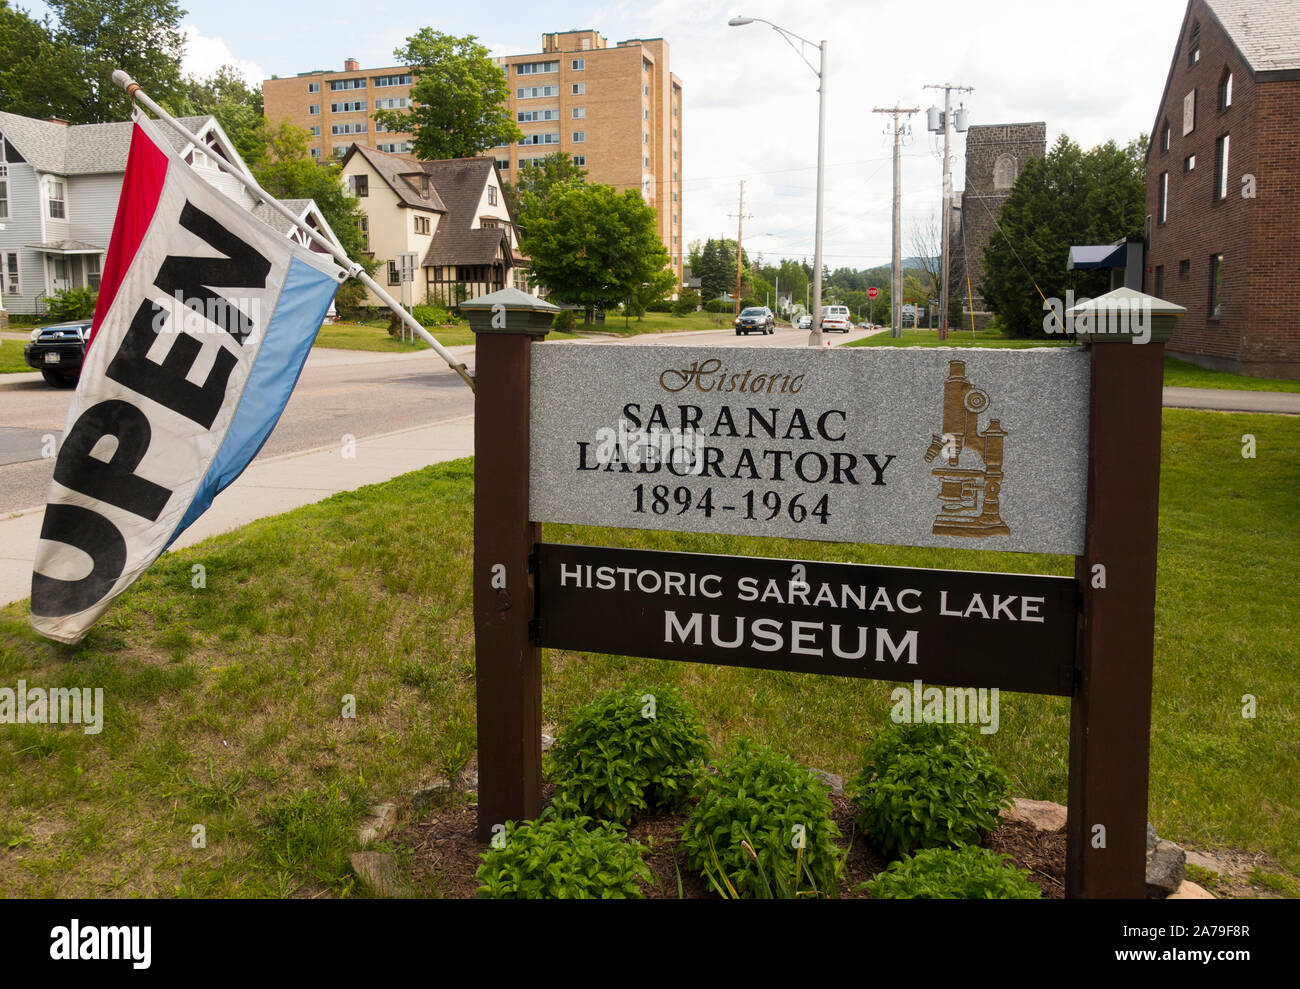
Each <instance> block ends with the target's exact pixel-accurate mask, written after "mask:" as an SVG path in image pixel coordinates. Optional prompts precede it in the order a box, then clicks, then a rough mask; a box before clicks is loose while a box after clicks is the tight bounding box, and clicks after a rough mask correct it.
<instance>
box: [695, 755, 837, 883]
mask: <svg viewBox="0 0 1300 989" xmlns="http://www.w3.org/2000/svg"><path fill="white" fill-rule="evenodd" d="M715 768H716V769H717V774H716V775H707V776H703V777H701V779H700V781H699V783H698V784H697V786H696V793H697V794H698V796H699V798H700V800H699V803H698V804H697V805H696V806H695V809H694V810H693V811H692V812H691V816H690V818H689V819H688V820H687V822H686V824H685V825H684V826H683V829H682V833H683V836H684V837H685V839H686V850H687V864H688V865H689V866H690V867H691V868H692V869H695V870H696V871H698V872H699V873H700V874H701V875H703V876H704V877H705V878H706V879H708V880H709V881H710V883H711V884H712V885H713V887H714V888H715V889H716V890H718V891H719V892H723V894H724V895H726V892H724V890H728V891H729V890H730V889H734V891H735V893H736V895H740V896H759V895H763V894H764V893H765V890H766V887H767V883H768V879H769V877H775V876H778V875H781V876H794V875H796V869H799V870H800V872H801V874H799V875H798V879H799V880H803V879H804V878H807V879H808V885H809V886H811V887H812V889H813V890H820V891H821V892H823V893H827V894H830V895H835V892H836V884H837V882H838V878H839V871H840V862H841V858H842V855H841V852H840V850H839V849H838V848H837V847H836V846H835V839H836V838H837V837H839V833H840V831H839V828H838V827H836V826H835V822H834V821H832V820H831V801H830V796H829V795H828V793H827V790H826V787H825V786H824V785H823V784H822V783H821V781H820V780H818V779H817V777H815V776H814V775H813V774H812V773H811V772H809V771H808V770H807V769H805V768H804V767H803V766H801V765H799V764H798V763H797V762H795V761H794V760H793V759H791V758H790V757H789V756H786V755H783V754H782V753H779V752H776V751H774V750H773V749H770V748H768V747H767V746H765V745H758V744H756V743H754V742H751V741H748V740H746V739H741V740H738V741H737V742H735V743H734V744H733V745H732V746H731V748H730V749H728V751H727V756H726V759H725V761H724V762H722V763H721V764H720V765H717V766H716V767H715ZM798 838H801V839H802V842H803V847H802V849H801V850H800V849H797V848H796V847H795V845H796V844H797V841H796V839H798Z"/></svg>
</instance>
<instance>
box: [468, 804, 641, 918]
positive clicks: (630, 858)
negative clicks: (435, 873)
mask: <svg viewBox="0 0 1300 989" xmlns="http://www.w3.org/2000/svg"><path fill="white" fill-rule="evenodd" d="M549 813H550V812H549V811H548V812H547V814H544V815H543V816H542V818H539V819H538V820H536V821H525V822H523V823H520V824H516V823H514V822H510V823H508V824H507V825H506V829H505V832H504V841H503V844H502V846H501V847H500V848H489V849H488V850H487V851H486V852H484V853H483V855H482V858H483V864H482V865H481V866H479V867H478V871H477V872H475V873H474V878H475V879H477V880H478V881H479V884H480V885H479V888H478V895H479V899H485V900H540V899H562V900H592V899H603V900H624V899H633V900H639V899H641V898H642V896H643V893H642V889H641V885H640V884H641V883H642V882H649V881H650V879H651V876H650V867H649V866H647V865H646V864H645V861H644V860H643V858H642V856H643V854H644V851H645V849H644V847H643V846H642V845H641V844H640V843H638V842H633V841H627V840H626V837H627V834H626V832H625V831H624V830H623V828H621V827H620V826H619V825H617V824H611V823H609V822H607V821H599V822H593V821H592V819H591V818H589V817H559V816H548V815H549Z"/></svg>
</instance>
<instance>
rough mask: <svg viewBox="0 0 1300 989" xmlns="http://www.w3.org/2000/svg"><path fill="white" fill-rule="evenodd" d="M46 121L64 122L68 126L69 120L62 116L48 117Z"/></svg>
mask: <svg viewBox="0 0 1300 989" xmlns="http://www.w3.org/2000/svg"><path fill="white" fill-rule="evenodd" d="M45 122H46V123H47V124H62V125H63V126H64V127H67V126H68V122H67V121H66V120H64V119H63V118H62V117H46V118H45Z"/></svg>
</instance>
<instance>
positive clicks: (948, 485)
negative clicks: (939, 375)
mask: <svg viewBox="0 0 1300 989" xmlns="http://www.w3.org/2000/svg"><path fill="white" fill-rule="evenodd" d="M988 410H989V396H988V392H985V391H982V390H980V389H979V388H976V387H975V386H974V385H973V384H971V382H970V381H969V380H968V379H967V377H966V362H965V361H949V362H948V378H947V380H946V381H944V383H943V432H942V434H941V435H938V436H934V435H932V436H931V440H930V447H929V449H927V450H926V451H925V462H926V463H927V464H928V463H933V462H934V460H935V459H936V458H942V463H943V466H939V467H936V468H934V470H932V471H931V472H930V473H932V474H933V475H934V476H935V477H937V478H939V482H940V484H939V503H940V505H941V506H942V508H941V511H940V512H939V514H938V516H937V517H936V518H935V520H934V528H933V529H932V530H931V531H932V532H934V533H935V534H936V535H946V536H967V537H971V538H976V539H983V538H987V537H988V536H1008V535H1010V534H1011V529H1010V528H1009V527H1008V526H1007V524H1006V523H1005V522H1004V521H1002V516H1001V514H1000V507H999V496H1000V494H1001V492H1002V452H1003V441H1004V440H1005V438H1006V436H1007V433H1006V431H1005V430H1003V429H1002V425H1001V423H1000V422H999V420H997V419H990V420H989V424H988V428H987V429H985V430H984V432H982V433H981V432H980V428H979V426H980V416H981V415H982V414H983V413H985V412H987V411H988ZM963 455H965V456H966V460H965V463H966V464H970V463H971V462H972V460H974V461H975V462H976V463H980V464H982V465H983V466H981V467H970V466H963V463H962V456H963ZM975 458H978V459H975Z"/></svg>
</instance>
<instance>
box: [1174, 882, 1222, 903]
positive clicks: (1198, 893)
mask: <svg viewBox="0 0 1300 989" xmlns="http://www.w3.org/2000/svg"><path fill="white" fill-rule="evenodd" d="M1166 899H1170V900H1217V899H1218V897H1217V896H1215V895H1214V894H1213V893H1210V892H1208V891H1206V890H1204V889H1202V888H1201V887H1200V886H1197V885H1196V883H1194V882H1192V881H1191V880H1189V879H1184V880H1183V881H1182V882H1181V883H1179V884H1178V891H1177V892H1175V893H1170V894H1169V896H1168V897H1166Z"/></svg>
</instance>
